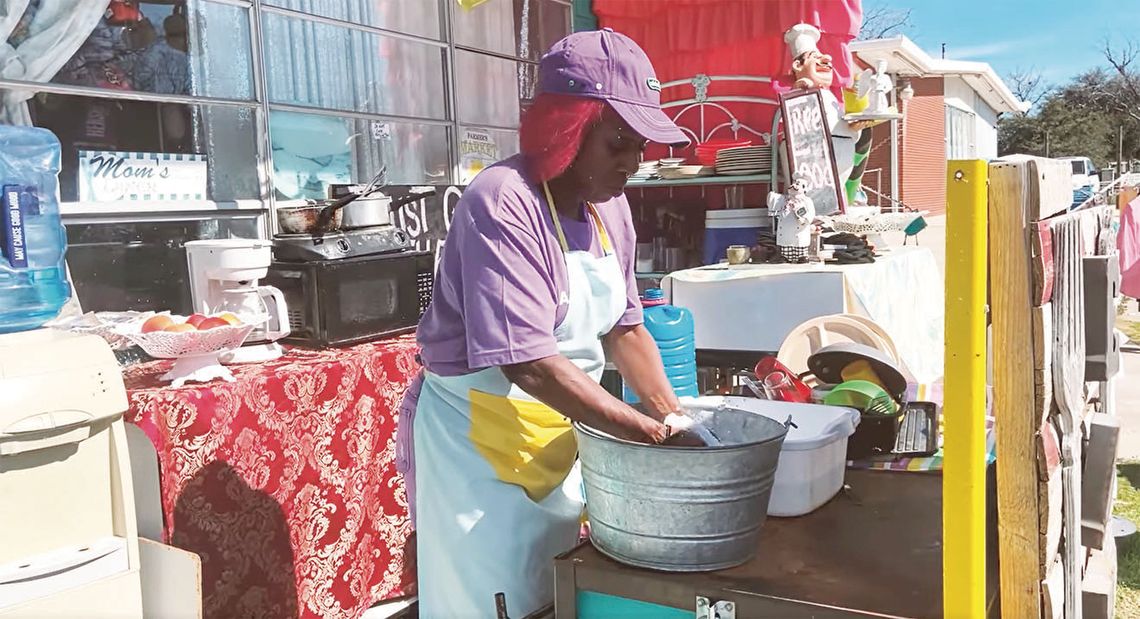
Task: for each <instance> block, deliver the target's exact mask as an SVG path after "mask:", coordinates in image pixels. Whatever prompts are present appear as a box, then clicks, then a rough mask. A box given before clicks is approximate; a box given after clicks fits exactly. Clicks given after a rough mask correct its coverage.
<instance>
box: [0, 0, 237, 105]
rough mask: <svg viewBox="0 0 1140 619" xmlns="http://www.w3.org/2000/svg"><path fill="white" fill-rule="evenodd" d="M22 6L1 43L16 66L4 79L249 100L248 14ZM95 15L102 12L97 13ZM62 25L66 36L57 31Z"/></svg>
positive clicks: (209, 8)
mask: <svg viewBox="0 0 1140 619" xmlns="http://www.w3.org/2000/svg"><path fill="white" fill-rule="evenodd" d="M51 6H52V5H51V4H50V3H47V2H32V3H29V7H28V9H27V10H26V11H25V12H24V15H23V18H22V20H21V22H20V23H19V25H17V27H16V28H15V30H13V32H12V34H11V35H9V37H8V44H9V45H11V46H13V47H14V48H15V51H14V54H15V56H16V58H17V59H18V60H19V62H9V63H8V67H9V68H11V69H10V70H9V69H8V68H6V69H5V74H4V76H5V77H7V78H10V79H22V80H28V81H33V82H48V81H51V82H55V83H57V84H73V85H79V86H89V87H96V88H108V89H111V90H134V91H141V92H152V93H158V94H174V95H197V96H206V97H217V98H226V99H252V98H253V89H252V86H251V84H252V83H253V79H252V77H251V75H252V73H251V69H250V55H251V52H250V40H249V11H248V9H245V8H242V7H236V6H228V5H221V4H213V3H210V2H205V1H203V0H189V2H188V3H184V4H167V3H162V4H159V3H141V4H135V3H120V4H116V5H114V8H113V9H108V10H106V11H104V9H106V3H100V2H77V3H76V6H75V9H74V10H73V11H70V12H64V11H53V10H50V9H51ZM100 7H102V8H100ZM64 20H67V21H66V28H67V30H66V34H65V35H64V36H60V35H59V32H58V28H59V27H60V26H61V25H63V24H61V22H64Z"/></svg>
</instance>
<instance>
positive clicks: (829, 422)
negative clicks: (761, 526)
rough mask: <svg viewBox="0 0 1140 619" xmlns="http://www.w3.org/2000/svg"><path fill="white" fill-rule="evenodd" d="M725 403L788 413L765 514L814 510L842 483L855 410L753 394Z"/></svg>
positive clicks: (781, 416) (783, 416)
mask: <svg viewBox="0 0 1140 619" xmlns="http://www.w3.org/2000/svg"><path fill="white" fill-rule="evenodd" d="M701 399H702V400H704V399H706V398H701ZM740 400H743V402H741V401H740ZM725 403H726V405H728V406H730V407H734V408H740V409H743V410H747V411H749V412H754V413H758V414H760V415H764V416H765V417H768V418H770V419H772V420H773V421H778V422H780V423H783V422H785V421H787V419H788V418H789V417H791V419H792V425H791V426H789V427H788V435H787V437H785V438H784V446H783V448H782V449H781V450H780V463H779V466H778V467H777V468H776V481H775V482H774V483H773V484H772V498H771V500H770V501H769V502H768V515H769V516H776V517H791V516H802V515H804V514H807V513H810V512H813V511H815V510H817V509H819V508H820V507H822V506H823V504H824V503H826V502H828V501H830V500H831V497H833V496H835V494H836V493H837V492H839V489H840V488H842V487H843V474H844V471H846V470H847V441H848V440H849V439H850V437H851V435H852V434H854V433H855V428H856V427H857V426H859V411H857V410H855V409H852V408H843V407H839V406H821V405H817V404H799V403H795V402H775V401H772V400H757V399H753V398H725Z"/></svg>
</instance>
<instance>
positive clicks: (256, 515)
mask: <svg viewBox="0 0 1140 619" xmlns="http://www.w3.org/2000/svg"><path fill="white" fill-rule="evenodd" d="M415 353H416V346H415V340H414V339H413V338H412V337H410V336H405V337H400V338H396V339H391V340H385V341H381V342H375V343H370V344H365V345H360V346H355V347H351V348H344V349H337V350H328V351H309V350H302V349H293V350H290V351H289V352H288V353H287V354H286V355H285V357H283V358H281V359H279V360H276V361H272V362H269V363H263V364H257V365H249V366H234V367H232V368H231V369H232V370H233V371H234V374H235V376H236V378H237V381H236V382H233V383H225V382H220V381H215V382H213V383H209V384H204V385H202V384H190V385H186V386H184V387H182V388H179V389H173V388H171V387H170V386H169V385H164V384H162V382H161V381H160V380H159V378H158V377H160V376H161V375H162V374H163V373H164V372H165V371H166V370H167V369H168V368H169V363H168V362H155V363H148V364H144V365H139V366H134V367H131V368H128V370H127V371H126V372H125V373H124V377H125V379H126V383H127V388H128V391H129V395H130V402H131V408H130V411H129V412H128V413H127V416H126V419H127V421H130V422H132V423H135V424H137V425H138V426H139V427H140V428H142V430H143V431H144V432H146V434H147V436H149V437H150V439H151V441H152V442H153V443H154V446H155V449H156V450H157V452H158V459H159V470H160V477H161V493H162V507H163V512H164V523H165V537H166V541H167V542H168V543H170V544H173V545H174V546H177V547H179V548H184V549H186V550H189V551H191V552H195V553H198V554H199V555H200V556H201V557H202V588H203V597H204V600H203V604H204V611H205V616H206V617H208V618H216V619H235V618H244V617H267V618H270V617H271V618H274V619H276V618H284V617H321V618H324V617H353V618H355V617H358V616H359V615H360V614H361V613H362V612H363V611H364V610H365V609H367V608H368V607H369V606H371V605H372V603H373V602H374V601H377V600H382V599H389V598H393V597H397V596H400V595H403V594H405V593H408V592H410V588H412V587H414V578H415V575H414V572H413V571H412V570H411V569H405V565H404V556H405V545H406V544H407V543H408V538H409V535H410V534H411V532H412V528H411V524H410V522H409V520H408V516H407V498H406V496H405V494H404V485H403V481H402V480H401V479H400V477H399V476H398V475H397V474H396V467H395V444H396V439H395V431H396V422H397V412H398V410H399V404H400V400H401V398H402V397H403V394H404V390H405V387H406V386H407V384H408V383H409V382H410V381H411V379H412V378H413V377H414V376H415V373H416V371H417V370H418V365H417V364H416V361H415Z"/></svg>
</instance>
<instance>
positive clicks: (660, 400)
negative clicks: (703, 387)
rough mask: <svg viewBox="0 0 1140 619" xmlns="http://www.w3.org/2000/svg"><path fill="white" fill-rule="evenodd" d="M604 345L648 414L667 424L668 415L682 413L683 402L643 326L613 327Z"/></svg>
mask: <svg viewBox="0 0 1140 619" xmlns="http://www.w3.org/2000/svg"><path fill="white" fill-rule="evenodd" d="M604 341H605V344H606V348H607V351H608V352H609V357H610V358H611V359H612V360H613V362H614V365H616V366H617V368H618V371H619V372H621V377H622V379H623V380H625V382H626V384H628V385H629V387H630V389H632V390H633V392H634V393H636V394H637V397H638V398H639V399H640V400H641V401H642V402H644V403H645V406H646V409H647V410H646V412H648V413H649V414H650V415H652V416H653V417H654V418H655V419H657V420H664V419H665V417H666V416H667V415H668V414H669V413H675V412H677V411H679V410H681V402H680V400H678V399H677V394H676V393H675V392H674V391H673V385H671V384H670V383H669V378H668V377H667V376H665V366H664V365H662V364H661V351H659V350H658V349H657V342H655V341H653V336H652V335H650V334H649V331H648V330H647V329H646V328H645V326H644V325H634V326H632V327H623V326H617V327H614V329H613V330H612V331H610V332H609V333H608V334H606V337H605V340H604Z"/></svg>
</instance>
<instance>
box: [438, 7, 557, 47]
mask: <svg viewBox="0 0 1140 619" xmlns="http://www.w3.org/2000/svg"><path fill="white" fill-rule="evenodd" d="M449 4H451V5H452V7H453V8H452V18H451V19H452V29H453V30H454V34H455V43H456V44H457V45H463V46H467V47H474V48H476V49H481V50H485V51H489V52H495V53H497V54H504V55H509V56H518V57H519V58H525V59H528V60H538V59H539V58H541V57H542V54H543V53H544V52H545V51H546V50H548V49H550V46H551V45H553V44H554V43H555V42H556V41H558V39H561V38H562V37H564V36H566V35H567V34H569V33H570V7H569V6H566V5H564V4H559V3H557V2H554V1H553V0H494V1H493V2H484V3H483V4H480V5H478V6H476V7H475V8H472V9H463V8H461V7H459V6H458V3H455V2H449Z"/></svg>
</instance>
